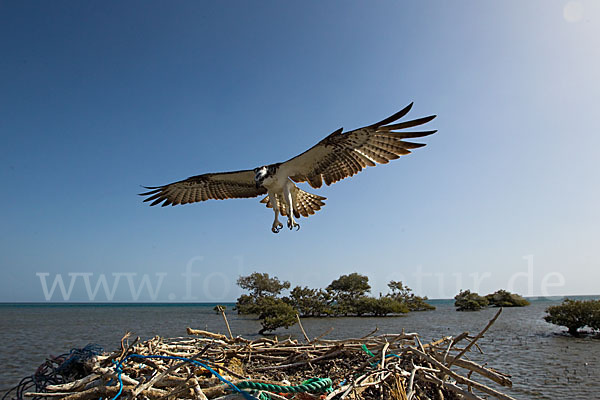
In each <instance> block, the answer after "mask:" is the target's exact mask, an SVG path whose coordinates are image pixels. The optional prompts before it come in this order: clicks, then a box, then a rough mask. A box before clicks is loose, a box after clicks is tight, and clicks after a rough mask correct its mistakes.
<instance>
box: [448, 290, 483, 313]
mask: <svg viewBox="0 0 600 400" xmlns="http://www.w3.org/2000/svg"><path fill="white" fill-rule="evenodd" d="M488 304H489V302H488V301H487V299H486V298H485V297H483V296H480V295H479V294H478V293H474V292H473V293H472V292H471V291H470V290H468V289H467V290H461V291H460V292H459V293H458V294H457V295H456V296H454V307H456V310H457V311H478V310H481V309H482V308H484V307H487V306H488Z"/></svg>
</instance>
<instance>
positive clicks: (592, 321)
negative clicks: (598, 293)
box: [544, 299, 600, 336]
mask: <svg viewBox="0 0 600 400" xmlns="http://www.w3.org/2000/svg"><path fill="white" fill-rule="evenodd" d="M546 313H547V314H548V315H546V316H544V319H545V320H546V322H550V323H551V324H555V325H559V326H565V327H567V329H568V330H569V333H570V334H571V335H573V336H578V335H579V333H580V331H579V330H580V329H581V328H584V327H586V326H587V327H589V328H590V329H592V330H595V331H598V330H600V300H571V299H565V300H564V301H563V302H562V304H560V305H557V306H550V307H548V308H547V309H546Z"/></svg>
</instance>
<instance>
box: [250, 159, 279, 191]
mask: <svg viewBox="0 0 600 400" xmlns="http://www.w3.org/2000/svg"><path fill="white" fill-rule="evenodd" d="M277 167H278V165H277V164H272V165H263V166H262V167H257V168H254V183H256V187H257V188H258V187H260V186H262V184H263V183H264V182H265V179H268V178H272V177H273V176H275V174H276V173H277Z"/></svg>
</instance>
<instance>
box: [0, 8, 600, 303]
mask: <svg viewBox="0 0 600 400" xmlns="http://www.w3.org/2000/svg"><path fill="white" fill-rule="evenodd" d="M598 38H600V3H598V2H595V1H570V2H569V1H546V0H544V1H527V2H524V1H516V0H515V1H504V2H479V1H453V2H445V1H431V2H391V1H390V2H388V1H381V2H368V3H367V2H355V1H351V2H333V1H332V2H318V1H309V2H306V1H303V2H267V1H263V2H249V1H230V2H201V1H179V2H157V1H143V2H141V1H140V2H136V1H129V2H117V1H89V2H78V1H53V2H42V1H21V2H1V3H0V93H1V94H0V134H1V138H2V146H1V147H0V179H1V180H2V196H0V220H1V224H0V238H1V242H0V267H1V268H2V279H0V301H46V300H50V301H62V300H70V301H89V300H94V301H107V300H110V301H149V300H153V301H169V300H171V301H186V300H199V301H227V300H234V299H235V298H236V297H237V296H238V295H239V293H240V291H239V290H238V288H237V287H236V286H235V279H236V278H237V276H239V275H240V274H249V273H251V272H253V271H260V272H268V273H270V274H272V275H276V276H278V277H279V278H281V279H286V280H290V281H291V282H292V284H293V285H296V284H298V285H309V286H313V287H324V286H326V285H327V284H329V282H331V281H332V280H333V279H335V278H337V277H339V276H340V275H341V274H345V273H350V272H355V271H356V272H359V273H363V274H366V275H368V276H369V277H370V279H371V284H372V286H373V293H374V294H377V293H378V292H385V291H386V283H387V282H388V281H389V280H390V279H395V280H399V279H401V280H403V281H405V283H407V284H408V285H409V286H411V287H412V288H413V289H415V291H416V292H417V293H418V294H421V295H428V296H430V297H452V296H454V295H455V294H456V292H457V291H458V289H460V288H469V289H471V290H478V291H479V292H483V293H488V292H491V291H494V290H497V289H499V288H507V287H508V288H509V289H514V290H515V291H518V292H521V293H523V294H526V295H542V294H552V295H555V294H597V293H598V289H597V282H599V281H600V268H599V267H600V252H599V250H598V239H599V237H600V228H599V224H598V222H599V220H600V218H599V217H600V212H599V208H598V204H600V189H599V185H598V183H599V181H600V179H599V178H600V176H599V175H600V174H599V172H600V169H599V167H598V148H599V147H600V138H599V136H600V135H598V132H597V129H598V128H597V122H596V118H597V113H598V106H599V105H600V80H599V79H598V72H597V71H600V53H599V52H598V48H600V40H599V39H598ZM412 101H414V102H415V105H414V107H413V110H412V111H411V114H410V115H412V116H415V117H420V116H426V115H430V114H437V115H438V117H437V119H435V120H434V121H433V122H432V123H431V124H430V126H431V127H432V128H435V129H438V130H439V133H438V134H436V135H434V136H431V137H428V138H425V139H424V142H426V143H427V146H426V147H424V148H422V149H418V150H416V151H414V152H413V154H411V155H409V156H407V157H402V158H401V159H399V160H397V161H394V162H392V163H390V164H388V165H385V166H378V167H376V168H369V169H367V170H366V171H363V172H362V173H361V174H359V175H357V176H355V177H353V178H350V179H346V180H344V181H342V182H339V183H337V184H335V185H333V186H330V187H325V188H322V189H320V190H312V189H311V190H308V191H310V192H314V193H317V194H320V195H323V196H326V197H327V198H328V200H327V205H326V206H325V207H324V208H323V209H322V210H321V211H319V212H318V213H317V215H315V216H312V217H310V218H308V219H304V218H302V219H301V220H300V221H299V223H300V224H301V226H302V228H301V230H300V231H299V232H289V231H287V230H286V231H282V232H281V233H280V234H279V235H274V234H272V233H271V232H270V226H271V223H272V211H271V210H269V209H266V208H265V207H264V205H261V204H258V200H259V199H244V200H228V201H209V202H205V203H201V204H194V205H186V206H178V207H166V208H162V209H159V208H156V207H152V208H150V207H147V206H146V204H142V203H141V198H140V197H139V196H137V195H136V193H139V192H140V190H141V188H140V185H150V186H152V185H160V184H165V183H169V182H172V181H175V180H179V179H183V178H186V177H188V176H191V175H197V174H200V173H204V172H217V171H227V170H236V169H246V168H253V167H255V166H259V165H264V164H267V163H272V162H277V161H284V160H286V159H288V158H291V157H293V156H294V155H296V154H298V153H300V152H302V151H304V150H305V149H307V148H308V147H310V146H312V145H313V144H315V143H316V142H317V141H319V140H320V139H322V138H323V137H324V136H326V135H327V134H329V133H331V132H332V131H334V130H336V129H337V128H339V127H342V126H343V127H344V128H346V129H352V128H356V127H360V126H364V125H366V124H370V123H373V122H375V121H378V120H380V119H383V118H385V117H387V116H388V115H390V114H392V113H393V112H395V111H397V110H399V109H400V108H402V107H404V106H405V105H407V104H408V103H410V102H412ZM303 188H304V189H306V187H304V186H303ZM186 271H187V272H186ZM69 274H71V275H69ZM144 276H145V277H146V283H144V281H143V280H144ZM57 277H58V278H59V280H60V279H62V281H63V282H64V284H65V293H61V292H60V285H59V283H58V281H56V279H57ZM103 277H104V278H105V279H106V282H107V286H106V288H109V289H110V290H114V293H113V292H111V291H110V290H109V291H108V292H106V291H105V288H104V287H103V286H102V285H101V284H100V286H97V287H96V285H98V281H99V280H102V279H103ZM86 279H87V280H88V281H87V284H88V286H86ZM119 279H120V280H119ZM44 280H46V281H44ZM44 282H45V283H46V285H47V287H46V289H47V290H46V291H44V287H43V283H44ZM53 282H54V283H56V285H55V286H54V289H55V290H54V291H51V287H52V284H53ZM148 283H149V284H150V286H144V284H148ZM69 288H71V290H70V291H69ZM90 288H91V292H90ZM94 291H95V292H94ZM90 293H91V294H92V296H90ZM94 293H95V294H94ZM65 294H66V295H65Z"/></svg>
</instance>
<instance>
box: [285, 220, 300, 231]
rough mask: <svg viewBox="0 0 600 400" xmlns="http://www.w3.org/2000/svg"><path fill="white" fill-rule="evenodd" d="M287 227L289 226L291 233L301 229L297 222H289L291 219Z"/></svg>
mask: <svg viewBox="0 0 600 400" xmlns="http://www.w3.org/2000/svg"><path fill="white" fill-rule="evenodd" d="M287 226H288V228H289V229H290V231H291V230H292V229H294V228H296V230H299V229H300V224H297V223H296V222H295V221H293V222H292V221H291V220H289V219H288V222H287Z"/></svg>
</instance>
